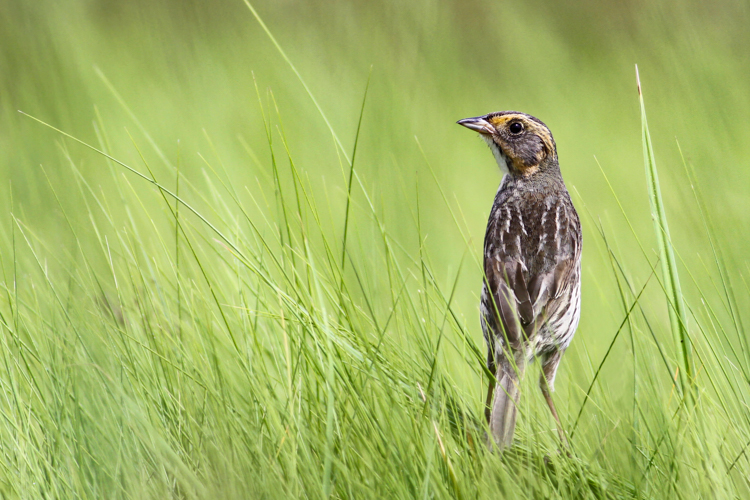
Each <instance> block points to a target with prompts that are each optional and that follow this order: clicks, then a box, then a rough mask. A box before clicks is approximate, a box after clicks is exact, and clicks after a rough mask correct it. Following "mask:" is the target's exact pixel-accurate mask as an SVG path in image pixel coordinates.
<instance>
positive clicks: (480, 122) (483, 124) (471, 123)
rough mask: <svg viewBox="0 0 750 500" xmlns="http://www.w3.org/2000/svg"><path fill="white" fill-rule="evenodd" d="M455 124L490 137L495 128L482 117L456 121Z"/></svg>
mask: <svg viewBox="0 0 750 500" xmlns="http://www.w3.org/2000/svg"><path fill="white" fill-rule="evenodd" d="M456 123H458V124H459V125H463V126H464V127H466V128H470V129H471V130H474V131H476V132H479V133H480V134H488V135H492V134H494V133H495V127H493V126H492V124H491V123H490V122H488V121H487V120H485V119H484V117H482V116H477V117H475V118H464V119H463V120H458V121H457V122H456Z"/></svg>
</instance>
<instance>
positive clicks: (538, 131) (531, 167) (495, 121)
mask: <svg viewBox="0 0 750 500" xmlns="http://www.w3.org/2000/svg"><path fill="white" fill-rule="evenodd" d="M487 121H489V122H490V123H491V124H492V126H493V127H495V128H496V129H498V130H503V129H505V128H506V127H507V126H508V125H509V124H510V123H511V122H520V123H522V124H523V126H524V129H525V130H526V133H527V134H533V135H535V136H537V137H538V138H539V139H541V141H542V143H543V144H544V147H545V149H546V150H547V154H554V152H555V144H554V142H553V140H552V134H550V132H549V130H548V129H547V127H545V126H544V125H542V124H540V123H538V122H537V121H535V120H533V119H529V117H528V116H526V115H523V114H520V113H519V114H517V113H510V114H504V115H498V116H493V117H491V118H488V119H487ZM509 146H510V145H509ZM519 148H520V149H523V146H522V145H521V144H516V146H515V147H513V146H510V148H509V149H510V150H509V151H507V154H508V155H509V159H510V161H511V163H513V167H515V169H516V170H517V171H520V172H523V173H524V174H525V175H530V174H532V173H534V172H535V171H536V170H538V162H539V161H541V160H542V157H543V155H544V152H543V151H541V150H540V151H538V152H536V153H535V154H534V157H536V162H535V161H534V160H532V159H531V158H529V157H528V155H523V154H522V153H521V151H519ZM513 150H515V151H513ZM513 153H516V154H518V156H515V155H514V154H513ZM522 157H523V158H522ZM535 163H536V164H535Z"/></svg>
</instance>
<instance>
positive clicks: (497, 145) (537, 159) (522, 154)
mask: <svg viewBox="0 0 750 500" xmlns="http://www.w3.org/2000/svg"><path fill="white" fill-rule="evenodd" d="M458 124H459V125H463V126H464V127H467V128H470V129H471V130H475V131H477V132H479V134H480V136H481V137H482V139H484V140H485V142H486V143H487V145H489V147H490V149H491V150H492V154H493V155H494V156H495V159H496V160H497V164H498V165H499V166H500V169H501V170H503V172H506V173H511V174H513V175H521V176H524V177H527V176H530V175H532V174H534V173H536V172H539V171H542V170H546V169H548V168H557V149H556V147H555V140H554V139H553V138H552V133H551V132H550V131H549V129H548V128H547V126H546V125H545V124H544V123H542V121H541V120H539V119H537V118H534V117H533V116H531V115H527V114H525V113H519V112H518V111H498V112H496V113H490V114H488V115H484V116H477V117H475V118H464V119H463V120H458Z"/></svg>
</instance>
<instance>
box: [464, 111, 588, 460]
mask: <svg viewBox="0 0 750 500" xmlns="http://www.w3.org/2000/svg"><path fill="white" fill-rule="evenodd" d="M458 124H460V125H463V126H464V127H467V128H469V129H471V130H474V131H476V132H479V134H480V137H481V138H482V139H484V141H485V142H486V143H487V145H488V146H489V148H490V151H492V154H493V156H494V157H495V160H496V161H497V164H498V166H499V167H500V170H501V171H502V172H503V174H504V175H503V178H502V181H501V182H500V187H499V189H498V191H497V194H496V195H495V201H494V203H493V205H492V210H491V211H490V216H489V221H488V222H487V230H486V233H485V237H484V283H483V287H482V297H481V302H480V319H481V324H482V331H483V333H484V339H485V341H486V342H487V351H488V352H487V367H488V368H489V370H490V372H491V373H493V374H494V375H495V378H494V379H493V380H490V383H489V388H488V391H487V399H486V403H485V418H486V420H487V424H488V426H489V429H490V434H491V438H492V440H493V441H494V443H495V444H496V445H497V447H498V448H499V449H500V450H502V449H504V448H506V447H509V446H510V445H511V444H512V442H513V433H514V431H515V426H516V412H517V407H518V402H519V399H520V396H521V393H520V382H521V380H522V379H523V375H524V372H525V370H526V368H527V366H528V365H529V363H530V362H532V361H533V360H534V359H539V361H540V364H541V367H542V373H541V376H540V387H541V390H542V394H543V395H544V399H545V400H546V401H547V405H548V406H549V409H550V411H551V412H552V416H553V417H554V419H555V421H556V423H557V430H558V433H559V435H560V440H561V441H562V443H563V445H565V446H567V439H566V438H565V433H564V430H563V427H562V424H561V422H560V418H559V416H558V414H557V410H556V409H555V404H554V402H553V400H552V395H551V393H552V392H553V391H554V384H555V375H556V374H557V368H558V367H559V365H560V360H561V359H562V356H563V354H564V353H565V350H566V349H567V348H568V346H569V345H570V342H571V340H572V339H573V335H574V334H575V331H576V328H577V327H578V321H579V318H580V315H581V245H582V235H581V223H580V220H579V219H578V214H577V213H576V210H575V208H574V207H573V202H572V201H571V199H570V194H569V193H568V190H567V188H566V187H565V183H564V182H563V178H562V174H561V173H560V164H559V162H558V158H557V147H556V145H555V140H554V139H553V138H552V133H551V132H550V130H549V128H547V126H546V125H545V124H544V123H542V121H541V120H539V119H537V118H535V117H533V116H530V115H527V114H525V113H520V112H517V111H500V112H496V113H490V114H487V115H484V116H479V117H475V118H465V119H463V120H459V121H458ZM491 443H492V442H490V444H491Z"/></svg>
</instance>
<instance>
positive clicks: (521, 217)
mask: <svg viewBox="0 0 750 500" xmlns="http://www.w3.org/2000/svg"><path fill="white" fill-rule="evenodd" d="M524 208H525V210H521V209H520V208H515V207H513V206H507V205H506V206H503V207H498V210H496V211H494V215H495V222H496V223H495V224H490V225H489V226H488V228H487V230H488V233H487V236H486V239H485V275H486V277H487V284H488V287H489V290H490V291H491V292H492V293H491V296H492V298H493V299H494V304H491V305H490V307H489V309H490V311H493V312H495V315H496V317H498V319H499V320H500V321H499V322H498V323H500V324H501V327H502V329H503V331H502V332H496V334H497V335H502V336H503V337H505V339H507V342H508V344H509V345H510V346H511V347H512V348H514V349H518V348H520V347H521V345H522V343H523V342H524V341H525V340H526V339H527V338H529V337H530V336H531V335H533V333H534V332H535V331H537V330H538V329H539V328H540V327H541V325H542V323H543V322H544V321H545V308H546V306H547V304H548V303H549V301H550V300H553V299H555V298H558V297H560V295H561V294H562V293H563V290H564V289H565V288H566V286H568V285H569V282H570V278H571V276H572V275H573V273H574V270H575V269H576V266H577V265H578V263H579V262H580V249H581V241H580V229H579V224H580V223H579V221H578V216H577V215H576V213H575V210H574V209H573V206H572V204H571V203H570V200H569V198H567V199H565V198H563V199H559V200H557V202H556V203H552V204H545V205H544V206H542V207H541V210H542V211H543V212H542V213H541V215H540V212H539V210H534V208H533V207H531V208H529V207H524ZM544 212H546V216H545V215H544Z"/></svg>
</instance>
